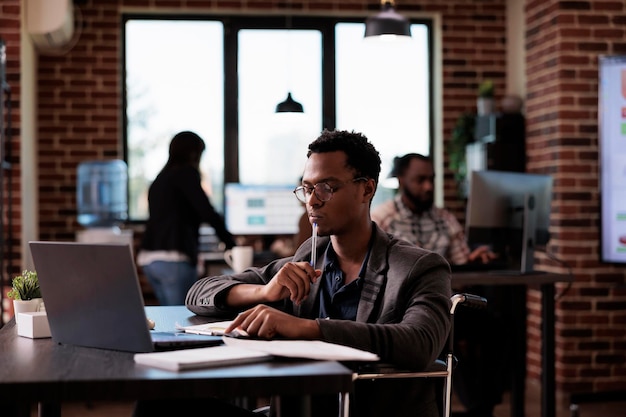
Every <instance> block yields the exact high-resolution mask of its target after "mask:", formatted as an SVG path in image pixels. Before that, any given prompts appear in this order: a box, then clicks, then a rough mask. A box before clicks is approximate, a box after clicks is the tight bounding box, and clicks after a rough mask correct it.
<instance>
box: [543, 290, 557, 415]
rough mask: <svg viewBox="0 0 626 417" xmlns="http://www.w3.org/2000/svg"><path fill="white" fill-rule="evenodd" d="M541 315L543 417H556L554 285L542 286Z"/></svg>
mask: <svg viewBox="0 0 626 417" xmlns="http://www.w3.org/2000/svg"><path fill="white" fill-rule="evenodd" d="M541 315H542V320H541V337H542V342H541V417H555V415H556V400H555V398H556V383H555V371H554V359H555V354H554V349H555V342H554V323H555V319H554V317H555V314H554V284H543V285H542V286H541Z"/></svg>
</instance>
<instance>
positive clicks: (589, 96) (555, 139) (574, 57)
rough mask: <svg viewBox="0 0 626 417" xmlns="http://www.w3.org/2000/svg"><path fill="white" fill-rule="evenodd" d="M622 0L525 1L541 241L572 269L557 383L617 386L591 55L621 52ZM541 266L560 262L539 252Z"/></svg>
mask: <svg viewBox="0 0 626 417" xmlns="http://www.w3.org/2000/svg"><path fill="white" fill-rule="evenodd" d="M625 23H626V4H625V3H624V2H623V1H621V0H620V1H553V0H552V1H545V0H536V1H535V0H533V1H527V2H526V24H527V32H526V33H527V38H526V53H527V58H526V62H527V101H526V116H527V141H526V146H527V152H528V170H530V171H533V172H542V173H549V174H551V175H552V176H553V178H554V182H555V189H554V197H555V200H554V204H553V214H552V216H551V228H550V231H551V234H552V240H551V242H550V245H549V249H550V250H551V252H552V253H554V254H555V255H556V256H557V257H558V258H560V259H562V260H563V261H564V262H566V263H567V264H568V265H569V266H570V267H571V268H572V271H573V273H574V275H575V280H576V282H575V283H574V284H573V285H572V287H571V288H569V289H567V287H565V286H563V285H560V286H559V288H558V289H557V293H563V292H565V295H564V296H563V297H561V298H560V299H559V301H558V310H557V321H558V322H557V329H556V332H557V333H556V334H557V340H556V342H557V363H556V372H557V380H558V386H559V387H560V388H561V389H562V390H564V391H566V392H598V391H617V390H622V391H623V390H625V389H626V285H625V275H626V273H625V268H624V267H611V266H608V265H605V264H601V263H599V256H600V255H599V222H600V218H599V215H600V211H599V189H598V106H597V102H598V81H597V80H598V56H599V55H601V54H625V53H626V37H625V35H626V30H625V29H626V26H625ZM541 263H542V264H543V268H544V269H553V270H555V271H557V272H566V270H565V269H564V268H562V267H554V266H553V263H552V262H550V261H548V260H546V259H545V257H544V259H543V260H542V262H541ZM529 306H530V309H531V313H532V314H531V326H529V330H528V331H529V338H530V339H531V341H532V343H531V350H530V352H529V363H530V364H531V368H530V370H531V372H532V374H535V375H538V374H539V372H540V356H539V353H538V350H537V347H538V346H537V345H538V344H537V343H536V341H537V340H538V339H539V334H540V333H539V328H538V325H539V323H538V320H537V317H538V316H537V311H538V309H539V308H540V299H539V295H538V293H537V292H534V291H533V292H531V293H530V294H529Z"/></svg>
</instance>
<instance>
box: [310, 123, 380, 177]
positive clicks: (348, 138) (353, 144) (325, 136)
mask: <svg viewBox="0 0 626 417" xmlns="http://www.w3.org/2000/svg"><path fill="white" fill-rule="evenodd" d="M334 151H342V152H344V153H345V154H346V155H347V157H348V158H347V161H346V162H347V165H348V167H350V168H352V169H354V171H355V176H354V177H355V178H358V177H366V178H371V179H373V180H374V181H375V182H376V184H378V176H379V175H380V155H379V153H378V151H377V150H376V148H375V147H374V145H372V144H371V143H370V142H369V141H368V140H367V137H365V135H363V134H362V133H358V132H355V131H352V132H348V131H346V130H332V131H331V130H327V129H324V131H323V132H322V134H321V135H320V136H319V137H318V138H317V139H315V140H314V141H313V142H311V144H310V145H309V152H308V153H307V155H306V156H307V158H308V157H309V156H311V154H313V153H324V152H334Z"/></svg>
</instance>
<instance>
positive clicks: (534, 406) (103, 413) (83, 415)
mask: <svg viewBox="0 0 626 417" xmlns="http://www.w3.org/2000/svg"><path fill="white" fill-rule="evenodd" d="M540 404H541V394H540V386H539V384H538V383H535V382H529V383H528V385H527V389H526V417H540V416H541V410H540ZM132 407H133V406H132V403H126V402H120V403H93V404H84V403H76V404H66V405H64V406H63V411H62V414H63V417H130V416H131V414H132V409H133V408H132ZM625 410H626V398H624V399H623V400H622V401H607V402H585V403H581V404H579V412H578V416H579V417H623V416H626V411H625ZM453 411H462V407H461V406H460V405H459V404H458V402H457V401H456V400H454V401H453ZM494 414H495V415H494V417H510V416H511V412H510V407H509V397H508V395H506V394H505V398H504V401H503V402H502V404H500V405H499V406H497V407H496V409H495V413H494ZM36 416H37V410H36V409H35V410H33V413H32V417H36ZM570 416H571V413H570V410H569V404H568V403H565V402H564V401H558V400H557V417H570Z"/></svg>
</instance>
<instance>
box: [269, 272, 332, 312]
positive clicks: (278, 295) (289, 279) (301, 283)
mask: <svg viewBox="0 0 626 417" xmlns="http://www.w3.org/2000/svg"><path fill="white" fill-rule="evenodd" d="M321 274H322V271H320V270H319V269H318V270H315V269H313V267H312V266H311V265H310V264H309V263H308V262H289V263H287V264H285V265H284V266H283V267H282V268H281V269H280V271H278V273H277V274H276V275H275V276H274V278H272V280H271V281H270V282H269V283H267V285H264V286H263V287H262V290H261V291H262V293H263V299H265V300H266V301H267V302H274V301H280V300H283V299H285V298H287V297H289V299H290V300H291V301H292V302H293V303H294V304H300V303H302V301H304V299H305V298H306V297H307V296H308V295H309V292H310V291H311V283H314V282H316V281H317V279H318V278H319V276H320V275H321Z"/></svg>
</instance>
